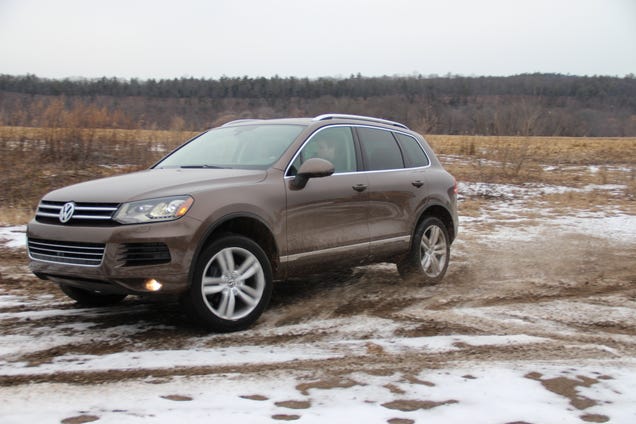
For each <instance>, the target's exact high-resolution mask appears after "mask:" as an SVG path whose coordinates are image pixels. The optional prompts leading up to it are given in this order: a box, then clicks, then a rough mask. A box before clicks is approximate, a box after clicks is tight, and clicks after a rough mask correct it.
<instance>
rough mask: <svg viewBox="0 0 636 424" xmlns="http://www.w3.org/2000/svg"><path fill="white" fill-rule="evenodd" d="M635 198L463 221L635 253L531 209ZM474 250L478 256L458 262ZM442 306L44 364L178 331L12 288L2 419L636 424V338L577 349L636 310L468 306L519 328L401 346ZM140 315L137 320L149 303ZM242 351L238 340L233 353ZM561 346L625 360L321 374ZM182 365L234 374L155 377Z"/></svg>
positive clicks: (475, 230)
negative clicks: (340, 366) (377, 363)
mask: <svg viewBox="0 0 636 424" xmlns="http://www.w3.org/2000/svg"><path fill="white" fill-rule="evenodd" d="M545 170H546V171H552V169H545ZM555 170H556V169H555ZM588 171H589V172H598V169H596V170H594V169H591V168H590V169H589V170H588ZM624 188H625V187H624V186H620V185H588V186H585V187H582V188H572V187H565V186H550V185H544V184H523V185H509V184H485V183H461V184H460V187H459V190H460V193H461V198H462V199H465V198H469V197H474V196H482V197H485V198H488V199H489V202H488V204H487V205H485V206H484V207H483V208H482V209H481V213H480V214H479V215H477V216H472V217H468V216H462V217H461V225H462V228H461V233H463V234H468V235H471V234H478V236H479V238H478V240H477V241H476V242H475V241H473V243H476V244H479V243H493V244H497V245H504V246H506V245H514V244H515V243H519V242H526V241H534V240H538V239H540V238H541V237H543V236H544V235H545V234H546V233H549V232H559V233H579V234H582V235H586V236H593V237H598V238H603V239H607V240H612V241H614V242H621V243H626V244H628V245H634V244H636V216H633V215H629V214H625V213H620V212H612V213H609V212H608V213H600V212H594V213H592V212H586V211H580V210H579V211H573V212H570V213H566V214H564V213H560V212H559V211H554V210H553V209H551V208H550V206H549V205H544V204H542V203H541V202H540V201H539V202H534V203H529V201H530V200H532V199H536V198H540V197H541V196H544V195H550V194H565V193H568V192H571V191H579V192H580V191H583V192H593V191H609V192H618V191H621V190H624ZM529 205H532V206H529ZM544 206H545V207H544ZM492 224H496V225H492ZM488 225H492V228H489V230H488V231H483V230H482V229H481V228H482V226H488ZM24 232H25V227H24V226H19V227H0V246H2V247H5V248H11V249H17V248H20V249H22V248H24V247H25V235H24ZM458 245H459V247H460V249H459V250H460V251H461V250H462V248H464V249H466V246H467V242H466V241H465V240H461V238H460V240H458ZM473 246H474V244H473ZM462 255H465V253H462V252H460V253H459V255H458V256H460V257H462ZM564 284H565V283H564ZM433 293H434V292H433ZM429 297H430V296H429ZM429 297H423V298H422V300H421V301H420V302H416V303H414V304H412V305H411V306H405V307H404V308H403V309H401V310H400V311H399V312H396V313H395V316H396V317H397V316H398V315H400V316H401V317H407V318H408V317H410V318H411V319H412V321H413V322H414V323H415V324H413V325H412V326H411V327H409V324H408V322H409V321H408V320H406V321H397V320H393V319H389V318H380V317H376V316H370V315H367V314H366V313H359V314H357V315H354V316H350V317H345V318H325V319H315V320H311V321H309V322H301V323H298V324H294V323H292V324H287V325H283V326H279V325H276V324H275V322H274V321H275V320H276V318H278V317H277V315H276V313H271V312H270V313H268V314H266V315H265V316H264V317H263V319H262V321H263V322H265V324H264V325H261V326H257V328H254V329H252V330H250V334H252V335H253V337H252V338H248V339H246V340H247V341H246V342H245V343H243V344H242V343H240V342H239V343H238V344H232V342H231V341H232V340H234V338H235V337H240V336H236V335H211V336H201V337H200V338H198V339H197V338H195V337H192V338H191V339H188V343H189V344H187V345H186V346H184V347H180V348H166V349H162V348H159V347H156V348H152V349H148V348H144V349H141V350H135V344H133V345H132V346H131V348H130V349H125V350H119V351H116V350H115V351H113V352H105V353H101V354H88V353H81V352H80V353H77V352H72V351H70V352H69V351H62V352H60V353H59V354H57V355H55V356H54V357H53V359H51V360H46V361H38V360H35V361H32V362H29V361H22V360H20V358H22V357H23V356H25V355H26V357H28V354H29V353H39V352H46V351H50V350H55V349H58V348H59V347H60V346H67V345H71V346H72V345H73V344H75V343H77V344H78V345H79V344H82V343H83V344H84V345H85V344H87V343H90V342H91V341H94V342H95V343H98V342H103V341H104V340H109V339H113V340H126V339H127V338H128V337H130V339H131V340H134V339H135V338H136V337H137V338H139V333H141V332H142V331H143V330H144V329H145V328H146V327H151V329H152V330H164V331H171V330H172V329H173V328H172V327H162V326H161V325H160V324H159V325H158V324H152V323H148V322H143V321H141V322H135V323H131V324H129V325H121V324H118V325H113V326H111V327H107V328H101V327H100V326H99V325H98V323H99V321H100V319H101V318H104V317H108V316H113V315H117V314H120V313H121V309H117V308H111V309H106V308H98V309H91V310H89V309H79V308H68V307H67V306H68V303H60V302H59V301H58V300H55V299H52V296H51V295H49V294H46V293H42V294H39V295H35V296H32V297H29V296H26V295H21V294H15V293H12V292H11V291H10V290H8V289H5V288H4V287H0V325H4V326H8V325H12V326H14V327H15V328H18V329H19V328H20V326H21V325H24V326H25V327H26V326H29V331H26V332H24V334H23V333H20V332H19V331H18V330H16V331H14V332H8V333H5V334H2V335H0V399H2V400H3V402H2V403H0V423H2V424H11V423H26V422H38V423H49V422H50V423H59V422H69V423H70V422H77V423H79V422H90V421H97V422H100V423H121V422H126V423H136V422H140V423H141V422H144V423H151V422H152V423H155V422H156V423H172V422H174V421H177V420H190V421H191V422H204V421H210V422H212V421H214V422H219V423H225V422H228V423H229V422H232V423H237V422H238V423H262V422H276V421H281V420H294V421H297V422H299V423H325V422H329V423H350V422H365V423H367V422H368V423H386V422H389V423H393V424H395V423H412V422H417V423H424V422H426V423H455V422H458V423H459V422H471V423H512V422H526V423H580V422H582V421H584V422H612V423H626V424H627V423H630V424H631V423H634V422H636V396H635V393H636V359H634V357H633V356H630V355H626V354H625V353H624V352H631V351H630V350H629V349H625V350H622V349H621V348H620V346H621V343H625V344H626V345H628V344H630V343H632V344H633V339H634V337H633V336H632V335H631V333H625V334H623V333H621V334H610V335H609V336H607V338H606V340H608V341H610V342H612V343H614V346H619V348H616V347H609V346H605V345H603V344H602V343H599V342H597V341H596V340H590V341H589V342H588V341H585V340H582V341H580V342H579V341H577V340H576V338H577V336H578V334H579V333H577V330H576V329H577V326H580V325H583V324H590V322H591V323H592V324H594V325H597V326H598V327H599V328H603V327H604V326H619V327H620V328H623V327H625V328H629V327H630V326H631V325H632V324H633V322H634V320H635V319H636V315H635V312H634V310H635V309H634V308H633V305H632V304H627V306H625V307H617V306H616V305H613V306H611V307H610V306H603V302H604V301H606V300H607V298H603V299H597V300H596V301H594V302H592V303H587V301H586V302H583V301H581V302H577V301H570V300H559V299H552V300H546V301H542V302H533V303H526V304H522V305H516V306H515V307H514V308H512V309H511V308H510V307H509V305H507V304H502V305H493V306H486V307H484V306H483V305H479V307H468V306H465V307H458V308H456V309H453V312H452V314H454V316H455V318H456V320H457V321H458V322H468V321H469V320H477V321H479V322H480V323H481V324H482V325H483V326H484V328H487V327H488V326H489V325H490V326H492V327H493V328H498V326H499V324H500V323H503V322H505V323H506V324H507V327H506V331H502V332H501V333H499V332H494V333H493V334H456V335H453V334H451V335H426V336H416V335H412V336H409V337H406V336H396V334H398V332H399V331H400V330H413V329H414V328H417V325H418V324H417V323H422V322H425V323H430V322H435V319H434V318H436V317H437V316H438V314H442V313H446V312H440V311H436V310H429V309H427V308H426V306H425V304H424V303H423V302H425V301H428V298H429ZM449 299H451V300H452V296H451V297H450V298H449ZM626 302H627V301H626ZM51 305H53V306H51ZM55 305H57V307H56V306H55ZM28 307H33V308H34V309H36V310H29V308H28ZM125 307H126V308H127V310H128V311H129V312H131V309H132V312H135V311H134V309H135V308H138V309H139V310H140V311H143V310H144V308H145V307H144V306H143V305H128V306H125ZM281 309H282V308H281ZM599 311H600V312H599ZM75 315H78V316H79V315H81V316H82V317H83V320H82V321H81V322H78V323H73V324H68V323H66V324H64V323H62V324H60V323H59V322H60V321H63V320H65V319H66V318H69V317H73V316H75ZM592 317H594V318H592ZM268 320H269V321H268ZM405 322H407V324H405ZM542 329H543V330H545V329H548V330H550V334H549V335H547V336H545V337H543V335H541V336H538V335H536V334H539V333H541V330H542ZM174 330H175V331H177V329H176V328H174ZM513 330H515V331H514V332H513ZM312 333H315V334H328V335H329V336H326V337H324V338H322V339H319V340H309V341H306V342H303V341H297V340H295V339H294V337H298V338H299V340H300V339H301V338H302V336H303V335H305V334H312ZM87 334H90V335H91V336H90V337H91V339H90V340H87V339H86V338H87ZM533 334H534V335H533ZM259 337H260V338H262V339H266V338H277V337H280V338H281V340H284V338H285V337H288V338H289V339H290V340H291V341H281V342H278V343H273V344H271V343H270V344H259V343H258V339H259ZM552 337H557V338H552ZM226 340H227V341H228V344H227V346H224V345H223V342H224V341H226ZM564 340H565V341H564ZM209 342H214V343H212V344H211V346H212V347H211V346H210V345H206V343H209ZM215 343H216V344H215ZM586 343H588V344H586ZM555 345H557V347H558V348H559V349H564V350H566V351H567V350H568V349H570V348H572V349H579V350H581V349H583V350H584V349H586V348H589V350H590V351H593V350H603V351H604V352H606V353H607V356H605V357H606V358H614V359H603V360H598V359H584V358H579V359H576V360H567V359H552V360H536V361H532V360H517V361H515V360H510V361H474V362H471V361H470V360H463V361H448V362H443V363H442V364H441V365H435V364H432V363H431V364H430V367H428V366H427V367H414V368H413V369H412V371H410V372H406V371H403V370H401V371H395V372H393V373H388V374H387V373H386V372H383V373H376V372H373V370H372V369H370V370H369V371H368V372H364V371H359V370H355V371H352V372H342V373H341V374H338V373H336V375H335V376H334V375H333V374H329V376H325V375H324V374H321V368H323V367H324V368H328V367H329V364H331V363H332V362H333V361H342V360H346V359H351V358H353V359H354V360H356V359H359V362H360V363H365V361H367V360H370V359H373V358H376V357H378V356H379V357H381V358H389V359H387V360H394V361H396V363H395V364H396V369H397V367H398V365H401V363H400V362H399V361H402V360H406V359H405V358H408V357H422V356H425V355H431V357H435V358H439V357H444V355H450V354H452V353H456V352H458V351H461V350H465V351H468V352H470V351H472V350H473V349H475V350H476V351H478V350H479V349H483V348H485V347H491V348H494V349H495V350H496V349H497V348H501V349H505V350H508V351H514V350H515V349H517V348H519V349H526V348H528V347H530V348H533V349H537V351H540V350H541V349H542V348H543V346H546V347H547V346H552V347H554V346H555ZM574 345H576V346H574ZM425 357H426V356H425ZM467 357H468V358H471V355H468V356H467ZM303 361H308V362H312V361H314V362H316V363H318V364H319V365H318V369H314V370H311V371H309V370H305V369H302V367H299V368H295V367H292V366H290V367H288V368H286V367H285V365H289V364H295V363H299V364H302V363H303ZM321 364H322V366H321ZM257 365H264V366H265V367H263V369H262V370H260V371H258V372H249V373H242V372H240V370H241V369H242V368H243V367H253V366H257ZM180 367H203V368H206V367H208V368H214V369H215V370H216V369H218V368H219V367H225V368H223V370H221V371H218V370H217V371H211V372H210V373H209V374H207V375H205V373H203V374H197V375H187V374H186V375H169V374H167V375H166V374H161V373H160V375H162V376H160V377H157V376H155V372H156V371H157V370H159V371H163V372H165V371H169V370H171V369H173V368H180ZM131 370H139V376H138V377H137V378H134V379H126V378H124V379H122V380H121V381H117V380H116V379H115V380H113V381H105V382H102V383H99V384H95V383H89V384H72V383H55V382H52V381H55V380H54V379H52V380H51V382H43V383H37V384H35V383H31V384H29V383H28V379H29V378H31V377H42V376H55V375H60V374H72V373H79V374H81V373H83V372H92V373H94V372H100V371H103V372H125V371H131ZM322 371H324V370H322ZM9 378H25V379H26V380H25V381H26V383H19V384H16V383H11V384H4V383H3V379H9ZM47 381H48V380H47Z"/></svg>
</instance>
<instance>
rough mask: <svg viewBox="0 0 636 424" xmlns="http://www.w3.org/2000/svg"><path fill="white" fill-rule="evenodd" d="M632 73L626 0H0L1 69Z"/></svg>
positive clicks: (633, 3)
mask: <svg viewBox="0 0 636 424" xmlns="http://www.w3.org/2000/svg"><path fill="white" fill-rule="evenodd" d="M528 72H555V73H562V74H574V75H617V76H624V75H626V74H630V73H636V0H437V1H429V0H421V1H416V0H410V1H408V0H385V1H380V0H366V1H363V0H314V1H304V0H295V1H294V0H261V1H256V0H209V1H203V0H178V1H164V0H102V1H89V0H49V1H46V0H0V73H4V74H13V75H21V74H26V73H32V74H36V75H38V76H43V77H51V78H63V77H74V76H82V77H89V78H92V77H101V76H108V77H113V76H115V77H123V78H142V79H146V78H179V77H189V76H192V77H204V78H218V77H220V76H223V75H226V76H243V75H247V76H251V77H255V76H265V77H269V76H273V75H276V74H278V75H280V76H297V77H310V78H314V77H319V76H335V77H338V76H341V77H347V76H349V75H350V74H357V73H361V74H362V75H364V76H379V75H410V74H414V73H417V74H423V75H430V74H439V75H445V74H447V73H452V74H460V75H467V76H470V75H513V74H519V73H528Z"/></svg>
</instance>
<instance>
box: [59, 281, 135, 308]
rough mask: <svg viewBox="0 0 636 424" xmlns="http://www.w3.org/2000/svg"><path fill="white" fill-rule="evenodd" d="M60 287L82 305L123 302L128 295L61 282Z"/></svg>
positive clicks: (108, 304) (106, 304)
mask: <svg viewBox="0 0 636 424" xmlns="http://www.w3.org/2000/svg"><path fill="white" fill-rule="evenodd" d="M60 289H62V291H63V292H64V294H65V295H67V296H68V297H70V298H71V299H73V300H75V301H76V302H77V303H78V304H79V305H81V306H110V305H114V304H116V303H119V302H121V301H122V300H124V298H125V297H126V295H125V294H102V293H97V292H94V291H90V290H84V289H78V288H77V287H73V286H68V285H66V284H60Z"/></svg>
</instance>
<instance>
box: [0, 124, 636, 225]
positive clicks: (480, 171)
mask: <svg viewBox="0 0 636 424" xmlns="http://www.w3.org/2000/svg"><path fill="white" fill-rule="evenodd" d="M195 134H196V133H195V132H187V131H151V130H111V129H77V128H27V127H0V152H1V153H2V161H1V162H0V186H1V187H2V188H3V189H2V193H1V194H0V201H1V204H2V206H1V207H0V223H4V224H20V223H25V222H26V221H27V220H28V219H29V217H30V216H31V215H32V214H33V212H34V210H35V207H36V206H37V203H38V200H39V198H40V197H41V196H42V195H43V194H45V193H46V192H48V191H50V190H52V189H55V188H58V187H62V186H65V185H68V184H71V183H76V182H81V181H85V180H89V179H93V178H97V177H105V176H110V175H114V174H119V173H124V172H130V171H134V170H138V169H143V168H145V167H148V166H150V165H152V164H153V163H154V162H155V161H157V160H158V159H159V158H161V157H162V156H163V155H164V154H166V153H167V152H169V151H170V150H171V149H173V148H174V147H176V146H178V145H179V144H180V143H182V142H184V141H186V140H187V139H189V138H190V137H192V136H194V135H195ZM427 139H428V141H429V143H430V144H431V145H432V147H433V148H434V150H435V151H436V152H437V153H438V154H439V155H440V157H441V159H442V162H443V163H444V166H445V167H446V168H447V169H448V170H449V171H450V172H451V173H452V174H453V175H455V177H456V178H457V180H458V181H466V182H485V183H505V184H510V183H513V184H520V183H543V184H557V185H566V186H571V187H582V186H585V185H587V184H622V185H626V187H627V189H626V193H625V194H626V195H627V197H628V198H631V199H633V197H634V196H635V195H636V166H635V165H636V154H635V151H636V138H569V137H480V136H447V135H431V136H428V137H427ZM586 166H587V167H593V168H591V169H592V170H593V171H594V172H587V173H572V172H569V171H572V170H575V169H577V167H586ZM574 197H576V198H574ZM584 197H585V195H584V194H581V195H580V196H571V195H570V199H566V200H568V201H572V202H579V201H580V202H584V203H585V202H587V200H586V199H585V198H584ZM591 201H595V199H591Z"/></svg>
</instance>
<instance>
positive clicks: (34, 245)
mask: <svg viewBox="0 0 636 424" xmlns="http://www.w3.org/2000/svg"><path fill="white" fill-rule="evenodd" d="M27 247H28V251H29V257H30V258H31V259H34V260H39V261H44V262H52V263H57V264H66V265H79V266H93V267H96V266H99V265H101V263H102V260H103V259H104V250H105V248H106V245H104V244H98V243H80V242H64V241H54V240H39V239H29V240H28V242H27Z"/></svg>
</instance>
